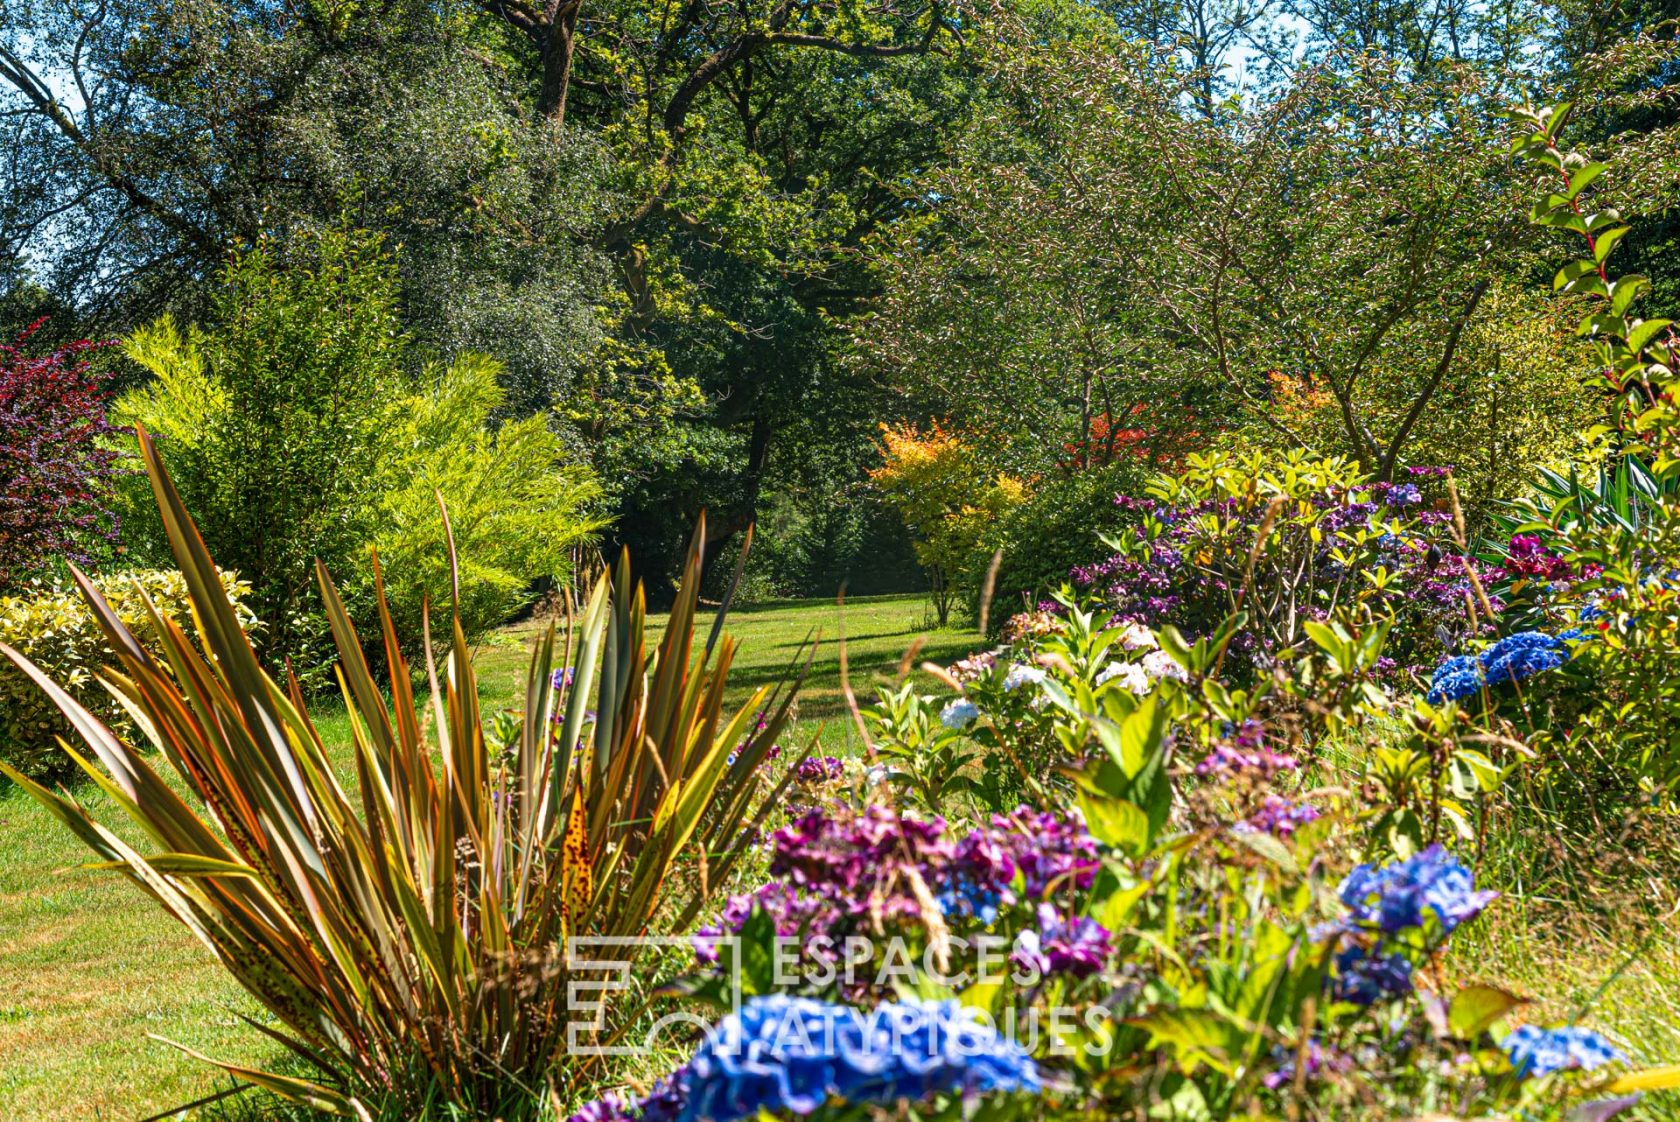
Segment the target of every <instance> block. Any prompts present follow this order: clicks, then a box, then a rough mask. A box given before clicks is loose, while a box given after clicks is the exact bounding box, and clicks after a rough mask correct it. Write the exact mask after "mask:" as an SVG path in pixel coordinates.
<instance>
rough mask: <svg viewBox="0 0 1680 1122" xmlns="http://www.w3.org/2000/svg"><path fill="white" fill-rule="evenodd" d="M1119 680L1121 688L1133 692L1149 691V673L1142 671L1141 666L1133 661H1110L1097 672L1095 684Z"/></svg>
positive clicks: (1144, 692) (1142, 692)
mask: <svg viewBox="0 0 1680 1122" xmlns="http://www.w3.org/2000/svg"><path fill="white" fill-rule="evenodd" d="M1116 678H1118V679H1119V680H1120V687H1121V688H1122V689H1127V690H1131V691H1132V692H1133V693H1135V694H1139V695H1142V694H1146V693H1148V692H1149V675H1148V674H1145V673H1144V672H1143V667H1141V666H1139V665H1138V664H1137V663H1135V662H1111V663H1109V664H1108V665H1107V666H1105V667H1103V668H1102V669H1101V670H1100V671H1098V672H1097V685H1099V686H1100V685H1102V684H1103V683H1104V682H1112V681H1114V680H1115V679H1116Z"/></svg>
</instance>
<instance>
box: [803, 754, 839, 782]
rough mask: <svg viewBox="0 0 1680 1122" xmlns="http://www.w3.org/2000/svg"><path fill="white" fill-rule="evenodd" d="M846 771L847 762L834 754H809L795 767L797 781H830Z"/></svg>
mask: <svg viewBox="0 0 1680 1122" xmlns="http://www.w3.org/2000/svg"><path fill="white" fill-rule="evenodd" d="M845 773H846V764H845V762H844V761H842V760H838V759H835V758H834V757H833V756H807V757H805V758H804V759H803V760H800V761H799V764H798V766H796V767H795V768H794V769H793V779H794V782H796V783H828V782H832V781H834V780H836V779H839V778H840V777H841V776H842V775H844V774H845Z"/></svg>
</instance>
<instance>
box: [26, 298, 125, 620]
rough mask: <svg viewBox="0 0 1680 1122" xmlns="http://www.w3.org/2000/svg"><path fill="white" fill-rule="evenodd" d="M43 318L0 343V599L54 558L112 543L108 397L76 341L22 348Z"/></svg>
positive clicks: (86, 347)
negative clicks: (40, 350) (37, 349)
mask: <svg viewBox="0 0 1680 1122" xmlns="http://www.w3.org/2000/svg"><path fill="white" fill-rule="evenodd" d="M42 322H44V321H43V320H37V321H36V322H35V323H33V324H31V325H30V326H29V327H28V328H27V329H26V330H25V331H24V333H23V334H22V335H20V336H19V337H18V339H17V341H16V342H15V343H11V344H9V345H6V344H0V592H6V591H11V590H13V589H15V588H16V587H17V586H19V585H21V584H22V583H23V582H24V581H26V580H28V579H29V578H30V577H31V576H34V575H36V574H38V573H40V572H41V571H42V570H43V569H44V568H45V567H46V566H48V565H49V564H50V563H51V561H52V560H53V558H55V557H58V556H67V557H70V558H72V559H78V560H81V559H86V557H87V555H88V551H89V549H90V548H92V547H95V546H97V545H99V544H101V543H106V542H111V541H114V540H115V539H116V523H115V518H114V516H112V515H111V513H110V511H109V508H108V504H107V502H106V499H107V496H108V494H109V490H110V483H111V478H112V476H113V475H114V474H115V472H116V470H117V465H116V460H117V453H116V451H115V450H114V448H113V447H112V446H111V444H110V442H109V441H108V440H106V439H105V438H106V436H107V435H108V434H109V433H110V432H111V431H112V430H111V426H110V425H109V424H107V423H106V420H105V402H106V397H107V394H106V391H105V388H104V385H103V378H101V377H100V376H99V375H97V374H95V373H94V372H93V370H92V365H91V363H90V361H89V356H90V354H91V353H92V352H93V351H94V350H96V349H97V348H99V347H101V346H105V345H106V344H102V343H92V342H88V341H87V340H81V341H78V342H75V343H70V344H67V345H65V346H63V347H59V348H58V349H56V350H54V351H51V352H49V353H47V354H43V355H35V356H31V355H27V354H25V353H24V348H25V346H26V345H27V344H28V342H29V337H30V336H31V335H33V334H34V333H35V332H36V331H37V330H38V329H39V328H40V326H41V324H42Z"/></svg>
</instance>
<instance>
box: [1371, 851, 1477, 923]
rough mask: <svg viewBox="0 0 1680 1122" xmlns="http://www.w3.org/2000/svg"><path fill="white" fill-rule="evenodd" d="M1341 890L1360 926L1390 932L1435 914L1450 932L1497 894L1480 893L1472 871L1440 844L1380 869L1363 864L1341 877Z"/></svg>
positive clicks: (1437, 920) (1472, 916) (1421, 921)
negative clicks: (1344, 878) (1342, 878)
mask: <svg viewBox="0 0 1680 1122" xmlns="http://www.w3.org/2000/svg"><path fill="white" fill-rule="evenodd" d="M1340 894H1341V898H1342V903H1344V904H1346V905H1347V906H1348V908H1349V909H1350V910H1351V912H1352V915H1351V917H1350V918H1351V919H1352V920H1353V921H1354V923H1355V924H1356V925H1358V926H1360V927H1365V928H1369V927H1375V928H1377V929H1378V930H1380V931H1382V932H1383V933H1384V934H1387V935H1394V934H1398V933H1399V932H1401V931H1405V930H1407V929H1409V928H1421V927H1424V926H1425V921H1426V919H1427V917H1428V915H1429V914H1431V913H1433V914H1434V916H1435V921H1436V923H1437V924H1438V925H1439V927H1440V930H1441V932H1442V934H1451V933H1452V931H1453V929H1454V928H1456V927H1457V926H1458V925H1459V924H1461V923H1463V922H1464V921H1465V920H1467V919H1472V918H1474V917H1475V916H1477V915H1479V914H1481V911H1482V909H1483V908H1485V907H1487V905H1488V902H1489V901H1491V900H1493V899H1494V898H1495V897H1496V896H1498V895H1499V894H1498V893H1497V892H1477V891H1476V881H1475V877H1474V876H1472V875H1471V872H1470V870H1469V869H1467V868H1465V867H1464V866H1463V865H1461V864H1459V862H1458V859H1457V858H1456V857H1454V856H1453V855H1452V854H1450V853H1448V852H1447V851H1446V850H1445V849H1443V848H1441V847H1440V846H1439V845H1432V846H1430V847H1429V848H1428V849H1425V850H1423V851H1421V852H1419V853H1415V854H1413V855H1412V856H1410V857H1408V858H1406V859H1405V860H1404V861H1395V862H1393V863H1392V864H1388V865H1383V866H1382V867H1380V868H1378V867H1377V866H1374V865H1360V866H1359V867H1357V868H1355V869H1354V870H1353V872H1351V873H1349V874H1348V876H1347V879H1346V880H1344V881H1342V886H1341V890H1340Z"/></svg>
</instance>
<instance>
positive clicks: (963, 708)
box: [939, 697, 980, 729]
mask: <svg viewBox="0 0 1680 1122" xmlns="http://www.w3.org/2000/svg"><path fill="white" fill-rule="evenodd" d="M979 715H980V707H979V706H978V705H976V704H974V702H972V701H970V700H968V698H966V697H959V698H957V699H956V700H955V701H953V702H951V704H949V705H947V706H946V707H945V708H944V709H943V710H941V711H940V714H939V723H940V724H942V725H944V726H945V727H946V728H948V729H960V728H967V727H968V725H969V723H970V722H971V721H973V720H974V718H976V717H978V716H979Z"/></svg>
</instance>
